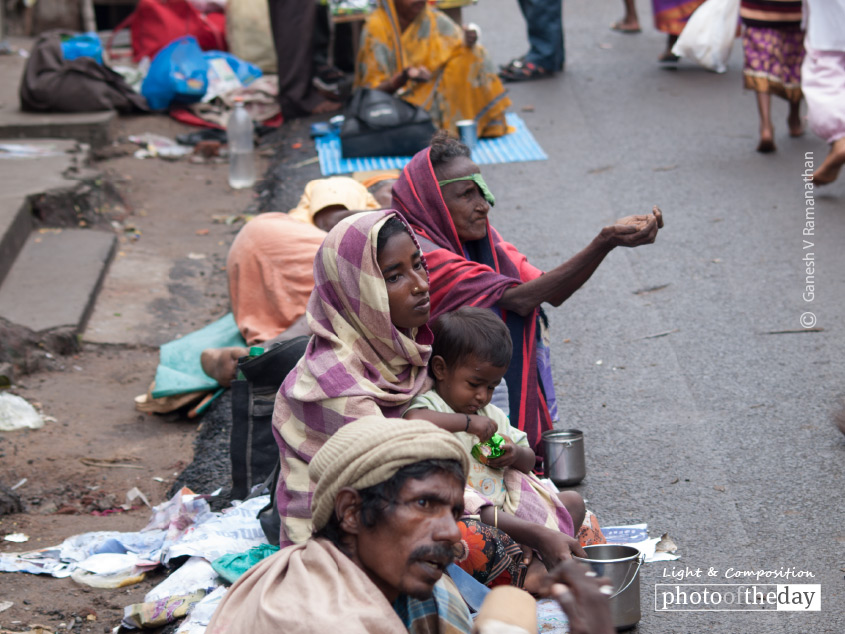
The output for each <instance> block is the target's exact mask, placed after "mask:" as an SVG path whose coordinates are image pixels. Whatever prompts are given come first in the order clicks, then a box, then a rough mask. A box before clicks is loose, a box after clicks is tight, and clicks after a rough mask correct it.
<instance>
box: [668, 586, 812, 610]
mask: <svg viewBox="0 0 845 634" xmlns="http://www.w3.org/2000/svg"><path fill="white" fill-rule="evenodd" d="M821 605H822V587H821V584H812V583H791V584H775V583H754V584H749V585H737V584H731V583H658V584H656V585H655V587H654V609H655V611H657V612H701V611H704V610H707V611H729V610H730V611H746V612H749V611H752V610H778V611H780V610H793V611H805V610H806V611H810V612H819V611H820V610H821Z"/></svg>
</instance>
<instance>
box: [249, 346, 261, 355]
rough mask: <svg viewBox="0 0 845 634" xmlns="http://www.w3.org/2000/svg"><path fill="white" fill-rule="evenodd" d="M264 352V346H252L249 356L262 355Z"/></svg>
mask: <svg viewBox="0 0 845 634" xmlns="http://www.w3.org/2000/svg"><path fill="white" fill-rule="evenodd" d="M262 354H264V348H262V347H261V346H252V347H251V348H250V349H249V356H251V357H260V356H261V355H262Z"/></svg>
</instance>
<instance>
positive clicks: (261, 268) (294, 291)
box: [201, 176, 383, 387]
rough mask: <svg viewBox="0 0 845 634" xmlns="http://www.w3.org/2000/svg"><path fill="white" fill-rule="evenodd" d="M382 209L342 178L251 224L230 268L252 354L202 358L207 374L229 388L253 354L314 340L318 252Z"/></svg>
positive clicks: (235, 304) (313, 187)
mask: <svg viewBox="0 0 845 634" xmlns="http://www.w3.org/2000/svg"><path fill="white" fill-rule="evenodd" d="M382 195H383V194H382ZM379 206H380V205H379V203H378V201H377V200H376V199H375V197H374V196H373V195H372V194H371V193H370V192H368V191H367V189H366V188H365V187H364V186H363V185H361V184H360V183H358V182H357V181H355V180H353V179H351V178H348V177H346V176H337V177H332V178H321V179H317V180H313V181H310V182H309V183H308V184H307V185H306V186H305V190H304V192H303V193H302V198H301V199H300V201H299V204H298V205H297V206H296V207H295V208H293V209H291V210H290V211H289V212H288V213H282V212H268V213H263V214H260V215H258V216H256V217H255V218H253V219H252V220H250V221H249V222H247V223H246V224H245V225H244V227H243V228H242V229H241V230H240V231H239V232H238V235H237V236H236V237H235V240H234V242H232V246H231V247H230V249H229V256H228V259H227V262H226V271H227V273H228V276H229V299H230V301H231V304H232V313H233V314H234V316H235V323H237V325H238V329H239V330H240V331H241V335H243V338H244V340H245V341H246V345H247V347H242V346H234V347H229V348H210V349H208V350H205V351H203V353H202V356H201V363H202V368H203V371H204V372H205V373H206V374H207V375H208V376H210V377H211V378H213V379H215V380H216V381H217V382H218V383H219V384H220V385H222V386H223V387H228V386H229V385H230V384H231V382H232V380H233V379H234V378H235V373H236V371H237V364H238V359H239V358H240V357H243V356H246V355H247V354H248V352H249V347H248V346H253V345H258V344H264V345H265V347H267V348H269V347H271V346H272V345H273V344H274V343H278V342H280V341H284V340H287V339H292V338H294V337H298V336H300V335H308V334H310V332H309V331H308V329H307V326H306V325H305V322H304V320H303V319H302V317H303V315H305V307H306V305H307V304H308V298H309V297H311V291H312V290H313V289H314V271H313V270H314V256H315V255H316V253H317V249H319V248H320V245H321V244H322V243H323V239H324V238H325V237H326V233H327V232H328V231H330V230H331V229H332V227H334V226H335V225H336V224H337V223H338V222H340V221H341V220H342V219H343V218H345V217H346V216H349V215H351V214H354V213H358V212H360V211H364V210H371V209H378V208H379Z"/></svg>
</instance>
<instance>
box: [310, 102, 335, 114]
mask: <svg viewBox="0 0 845 634" xmlns="http://www.w3.org/2000/svg"><path fill="white" fill-rule="evenodd" d="M342 107H343V104H342V103H340V102H339V101H330V100H328V99H326V100H325V101H321V102H320V103H318V104H317V105H316V106H314V107H313V108H312V109H311V114H328V113H330V112H337V111H338V110H340V109H341V108H342Z"/></svg>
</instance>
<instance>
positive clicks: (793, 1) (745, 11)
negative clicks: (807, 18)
mask: <svg viewBox="0 0 845 634" xmlns="http://www.w3.org/2000/svg"><path fill="white" fill-rule="evenodd" d="M831 1H835V0H831ZM739 17H740V18H742V23H743V24H745V25H746V26H759V27H769V28H783V27H794V28H798V27H800V26H801V0H742V2H740V5H739Z"/></svg>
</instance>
